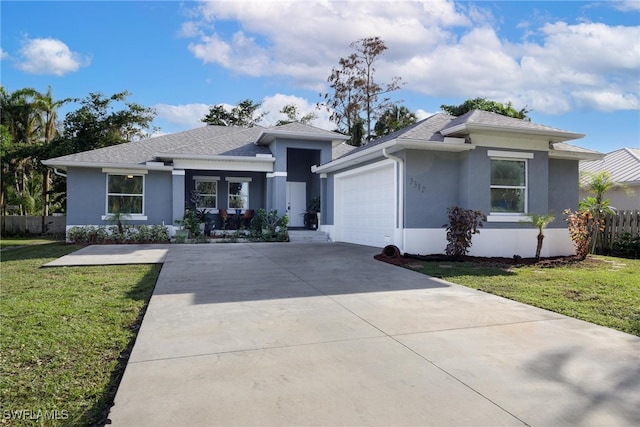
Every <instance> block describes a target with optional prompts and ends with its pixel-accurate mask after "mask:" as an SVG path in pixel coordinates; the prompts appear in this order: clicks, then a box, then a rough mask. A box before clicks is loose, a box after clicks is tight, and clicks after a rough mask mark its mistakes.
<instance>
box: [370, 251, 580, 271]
mask: <svg viewBox="0 0 640 427" xmlns="http://www.w3.org/2000/svg"><path fill="white" fill-rule="evenodd" d="M374 258H375V259H377V260H378V261H382V262H386V263H389V264H393V265H400V266H403V265H407V264H416V261H418V262H448V263H458V262H466V263H474V264H480V265H485V266H493V267H499V268H501V267H519V266H531V265H533V266H538V267H558V266H563V265H569V264H575V263H579V262H584V260H581V259H580V258H579V257H577V256H575V255H571V256H555V257H546V258H540V260H537V259H535V258H521V257H517V256H514V257H512V258H503V257H475V256H468V255H466V256H463V257H462V258H454V257H450V256H447V255H443V254H431V255H416V254H408V253H404V254H400V251H399V250H398V248H397V247H395V246H393V247H388V246H387V247H385V248H384V249H383V250H382V253H381V254H378V255H375V256H374Z"/></svg>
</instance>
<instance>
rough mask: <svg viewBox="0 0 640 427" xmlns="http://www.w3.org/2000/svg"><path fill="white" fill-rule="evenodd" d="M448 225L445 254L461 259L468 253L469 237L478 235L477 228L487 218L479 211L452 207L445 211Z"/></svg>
mask: <svg viewBox="0 0 640 427" xmlns="http://www.w3.org/2000/svg"><path fill="white" fill-rule="evenodd" d="M447 215H448V217H449V224H445V226H446V227H447V242H448V243H447V247H446V249H445V253H446V254H447V255H449V256H453V257H455V258H461V257H462V256H464V255H466V254H467V253H468V252H469V248H470V247H471V237H472V236H473V235H474V234H479V233H480V231H479V230H478V228H479V227H482V222H483V221H486V219H487V217H486V216H485V215H484V214H483V213H482V212H481V211H474V210H472V209H464V208H461V207H458V206H453V207H450V208H448V209H447Z"/></svg>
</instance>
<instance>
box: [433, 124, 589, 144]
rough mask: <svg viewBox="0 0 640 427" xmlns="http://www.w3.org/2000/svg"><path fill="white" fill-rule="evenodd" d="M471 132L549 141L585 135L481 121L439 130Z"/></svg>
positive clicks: (455, 132) (450, 133)
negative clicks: (546, 139) (516, 135)
mask: <svg viewBox="0 0 640 427" xmlns="http://www.w3.org/2000/svg"><path fill="white" fill-rule="evenodd" d="M472 132H499V133H517V134H524V135H532V136H541V137H545V138H548V139H549V141H551V142H564V141H570V140H573V139H580V138H584V137H585V134H583V133H575V132H563V131H554V130H542V129H523V128H515V127H505V126H493V125H487V124H482V123H463V124H460V125H457V126H453V127H450V128H447V129H443V130H441V131H440V133H441V134H442V135H444V136H448V135H455V134H462V135H468V134H470V133H472Z"/></svg>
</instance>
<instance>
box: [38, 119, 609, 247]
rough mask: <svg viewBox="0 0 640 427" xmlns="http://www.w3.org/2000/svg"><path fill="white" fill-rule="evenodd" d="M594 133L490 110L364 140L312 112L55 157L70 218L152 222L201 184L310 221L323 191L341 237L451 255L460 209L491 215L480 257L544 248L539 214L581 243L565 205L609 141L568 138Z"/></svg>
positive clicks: (215, 205) (180, 206)
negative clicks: (350, 142)
mask: <svg viewBox="0 0 640 427" xmlns="http://www.w3.org/2000/svg"><path fill="white" fill-rule="evenodd" d="M583 136H584V135H582V134H577V133H573V132H568V131H563V130H560V129H555V128H551V127H547V126H543V125H538V124H535V123H531V122H529V121H524V120H518V119H513V118H509V117H504V116H501V115H497V114H494V113H488V112H484V111H477V110H476V111H471V112H469V113H467V114H465V115H463V116H460V117H453V116H450V115H448V114H444V113H442V114H436V115H433V116H431V117H429V118H427V119H425V120H422V121H420V122H418V123H416V124H414V125H412V126H409V127H407V128H405V129H402V130H400V131H398V132H395V133H393V134H390V135H387V136H385V137H383V138H380V139H377V140H374V141H371V142H369V143H368V144H366V145H364V146H362V147H358V148H356V149H353V147H349V146H346V145H345V144H344V141H345V140H346V139H347V138H346V137H345V136H343V135H340V134H337V133H335V132H329V131H326V130H322V129H318V128H315V127H312V126H308V125H303V124H300V123H291V124H288V125H284V126H278V127H269V128H263V127H260V126H255V127H252V128H237V127H220V126H205V127H201V128H197V129H193V130H189V131H185V132H180V133H176V134H172V135H164V136H160V137H155V138H150V139H146V140H142V141H137V142H130V143H127V144H122V145H118V146H113V147H108V148H102V149H98V150H92V151H87V152H83V153H78V154H72V155H69V156H63V157H58V158H54V159H49V160H46V161H44V162H43V163H44V164H45V165H47V166H50V167H53V168H56V169H58V170H60V169H61V170H64V171H65V173H66V175H67V198H68V201H67V227H68V228H69V227H72V226H75V225H89V224H93V225H97V224H101V223H103V221H105V220H106V219H107V218H108V215H109V214H110V213H112V211H113V210H115V209H119V210H120V211H126V212H130V214H129V220H130V221H131V222H132V223H139V224H166V225H172V224H174V222H175V221H176V220H179V219H182V216H183V214H184V209H185V204H186V202H187V201H188V200H189V197H190V194H191V192H192V191H194V190H196V191H198V192H199V193H200V194H201V196H202V197H201V203H202V205H201V206H199V207H200V208H204V209H207V210H208V211H209V212H210V213H213V214H216V213H217V212H218V210H219V209H241V211H242V210H245V209H258V208H265V209H267V210H272V209H277V210H278V212H279V213H280V214H282V213H287V214H288V216H289V219H290V226H291V227H300V226H302V225H303V214H304V211H305V208H306V205H307V202H308V201H309V200H310V199H311V198H314V197H320V198H321V200H322V210H321V216H320V218H321V224H320V229H321V230H323V231H325V232H327V233H328V235H329V236H330V238H331V239H332V240H333V241H342V242H351V243H356V244H363V245H369V246H376V247H383V246H386V245H388V244H395V245H397V246H398V247H400V249H401V250H402V251H403V252H410V253H421V254H426V253H442V252H443V251H444V247H445V246H446V238H445V236H446V234H445V230H444V228H443V225H444V224H445V223H446V222H447V208H448V207H450V206H461V207H464V208H469V209H477V210H482V211H483V212H485V213H486V214H487V215H488V220H487V222H486V224H485V226H484V228H483V229H482V231H481V233H480V234H479V235H477V236H474V239H473V246H472V251H471V254H472V255H483V256H509V257H510V256H512V255H514V254H518V255H520V256H523V257H526V256H533V254H534V252H535V242H536V239H535V236H536V234H537V230H535V229H534V228H533V227H532V226H531V224H527V223H525V222H524V221H526V220H527V218H528V217H527V216H526V214H527V213H547V212H555V213H557V216H558V217H559V218H558V219H557V220H556V221H555V222H554V223H552V224H551V225H550V226H549V227H548V229H547V231H546V232H545V235H546V236H547V237H546V240H545V244H544V249H543V254H542V255H543V256H553V255H567V254H571V253H573V245H572V243H571V240H570V239H569V235H568V231H567V228H566V225H565V224H564V222H563V221H562V219H561V218H560V217H561V213H562V211H563V210H564V209H567V208H569V209H576V208H577V205H578V164H579V161H581V160H596V159H600V158H601V157H602V155H601V154H600V153H597V152H594V151H591V150H587V149H584V148H580V147H577V146H574V145H569V144H567V143H566V141H569V140H573V139H578V138H582V137H583Z"/></svg>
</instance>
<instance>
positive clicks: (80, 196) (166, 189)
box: [67, 168, 172, 225]
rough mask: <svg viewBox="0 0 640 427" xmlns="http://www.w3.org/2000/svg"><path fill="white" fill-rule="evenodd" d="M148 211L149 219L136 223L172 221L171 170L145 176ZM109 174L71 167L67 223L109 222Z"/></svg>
mask: <svg viewBox="0 0 640 427" xmlns="http://www.w3.org/2000/svg"><path fill="white" fill-rule="evenodd" d="M144 179H145V181H144V186H145V190H144V191H145V193H144V214H145V215H146V216H147V218H148V219H147V220H146V221H138V220H136V221H131V222H132V224H162V223H163V221H164V223H165V224H171V223H172V206H171V172H168V171H150V172H149V173H147V174H146V175H145V178H144ZM106 192H107V174H106V173H104V172H102V169H99V168H69V169H68V170H67V224H68V225H99V224H108V223H109V222H108V221H104V220H102V216H104V215H106V201H107V197H106Z"/></svg>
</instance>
